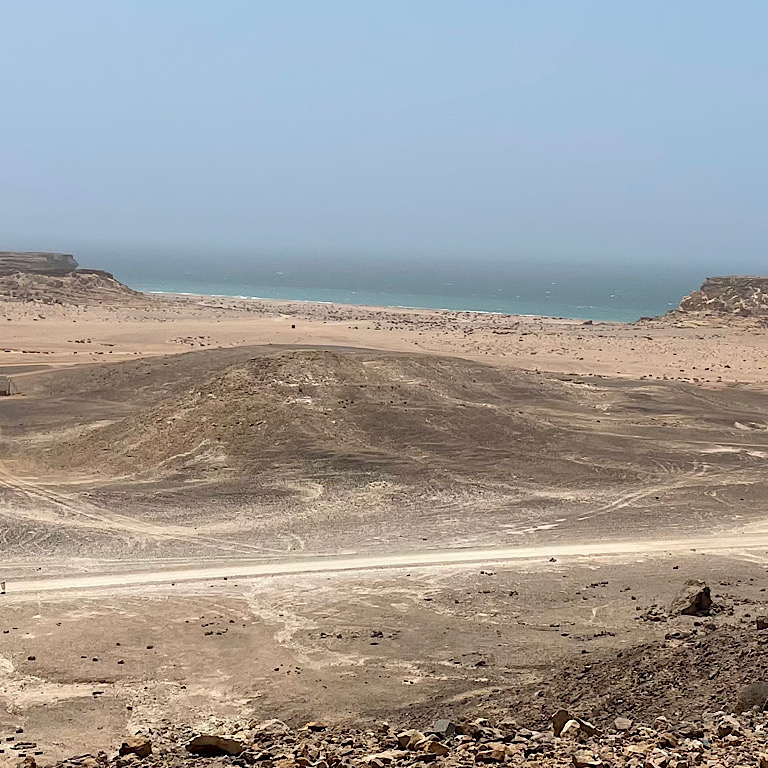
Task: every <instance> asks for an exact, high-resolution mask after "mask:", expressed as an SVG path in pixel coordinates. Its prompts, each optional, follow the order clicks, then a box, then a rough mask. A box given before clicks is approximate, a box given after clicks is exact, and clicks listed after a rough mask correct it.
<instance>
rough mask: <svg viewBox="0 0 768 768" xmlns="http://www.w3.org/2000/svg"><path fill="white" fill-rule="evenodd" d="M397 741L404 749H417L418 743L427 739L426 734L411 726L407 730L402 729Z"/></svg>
mask: <svg viewBox="0 0 768 768" xmlns="http://www.w3.org/2000/svg"><path fill="white" fill-rule="evenodd" d="M396 738H397V743H398V744H399V745H400V747H401V748H402V749H410V750H414V749H417V746H416V745H417V744H418V743H419V742H421V741H424V740H425V739H426V736H425V735H424V734H423V733H422V732H421V731H417V730H416V729H415V728H410V729H408V730H407V731H401V732H400V733H398V734H397V737H396Z"/></svg>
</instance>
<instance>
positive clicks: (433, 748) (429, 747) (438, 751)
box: [424, 739, 448, 757]
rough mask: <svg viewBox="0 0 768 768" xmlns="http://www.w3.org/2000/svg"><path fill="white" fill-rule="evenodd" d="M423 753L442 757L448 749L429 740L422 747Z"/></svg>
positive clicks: (437, 742)
mask: <svg viewBox="0 0 768 768" xmlns="http://www.w3.org/2000/svg"><path fill="white" fill-rule="evenodd" d="M424 751H425V752H429V753H431V754H433V755H438V756H440V757H442V756H443V755H447V754H448V747H446V746H445V744H441V743H440V742H439V741H435V740H434V739H430V740H429V741H428V742H427V743H426V745H425V746H424Z"/></svg>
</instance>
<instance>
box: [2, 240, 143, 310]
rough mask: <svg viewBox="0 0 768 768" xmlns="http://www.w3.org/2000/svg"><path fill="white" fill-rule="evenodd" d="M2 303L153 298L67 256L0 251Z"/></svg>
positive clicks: (81, 302)
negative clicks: (81, 266) (78, 263)
mask: <svg viewBox="0 0 768 768" xmlns="http://www.w3.org/2000/svg"><path fill="white" fill-rule="evenodd" d="M0 299H6V300H10V301H35V302H41V303H43V304H87V303H91V302H99V303H104V302H109V303H122V304H124V303H126V302H131V303H134V302H137V301H139V302H145V301H149V300H150V297H149V296H146V295H145V294H142V293H139V292H138V291H134V290H133V289H131V288H129V287H128V286H127V285H123V284H122V283H121V282H120V281H119V280H116V279H115V276H114V275H112V274H110V273H109V272H105V271H104V270H102V269H79V268H78V265H77V261H75V258H74V256H71V255H70V254H67V253H44V252H36V251H30V252H21V251H0Z"/></svg>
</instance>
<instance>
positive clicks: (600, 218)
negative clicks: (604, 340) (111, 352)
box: [0, 0, 768, 319]
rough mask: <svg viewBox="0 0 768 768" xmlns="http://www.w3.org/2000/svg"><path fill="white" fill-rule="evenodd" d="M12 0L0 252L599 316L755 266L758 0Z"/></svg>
mask: <svg viewBox="0 0 768 768" xmlns="http://www.w3.org/2000/svg"><path fill="white" fill-rule="evenodd" d="M5 5H6V7H4V9H3V16H2V23H0V73H2V77H0V95H1V96H2V102H1V103H2V105H3V109H4V114H6V115H7V116H8V118H7V119H5V120H3V121H2V122H1V124H0V138H1V139H2V140H0V169H2V172H0V249H9V250H52V251H63V252H69V253H73V254H75V255H76V256H77V257H78V259H79V260H80V261H81V263H82V264H84V265H87V266H92V267H104V268H106V269H110V270H112V271H113V272H115V274H116V275H117V276H118V277H120V278H122V279H123V280H125V281H126V282H127V283H129V284H132V285H135V286H137V287H140V288H145V289H152V290H166V291H185V292H203V293H224V294H231V295H261V296H264V297H274V298H303V299H316V300H333V301H345V302H348V301H356V302H360V303H371V304H390V305H392V304H396V305H418V306H424V307H450V308H457V309H480V310H485V311H506V312H521V313H526V314H546V315H555V316H557V315H560V316H576V317H591V318H610V319H633V318H635V317H637V316H639V315H656V314H659V313H662V312H664V311H666V310H667V309H669V308H670V307H671V306H675V305H676V304H677V302H678V301H679V299H680V297H681V296H682V295H685V294H687V293H689V292H690V291H692V290H695V289H696V288H697V287H698V286H699V285H700V284H701V282H702V281H703V280H704V278H705V277H706V276H708V275H713V274H745V273H751V274H761V273H762V274H765V273H766V271H768V264H767V259H766V244H768V217H767V216H766V215H765V211H766V210H767V209H768V184H766V172H765V169H766V168H768V142H766V141H765V125H766V119H767V118H768V107H766V102H765V99H763V98H761V97H760V94H761V93H763V91H764V90H765V75H766V72H768V58H767V57H766V46H765V40H764V38H765V29H766V26H768V3H765V2H764V1H763V2H759V1H758V0H733V1H732V2H731V3H727V4H726V3H723V2H717V0H678V2H675V3H669V2H664V1H663V0H646V1H645V2H642V3H617V2H609V1H608V0H596V2H591V3H577V2H573V0H543V1H542V2H536V3H534V2H516V1H514V0H510V1H509V2H498V1H497V0H473V1H472V2H467V0H421V2H418V3H413V2H406V1H405V0H390V2H388V3H386V4H385V5H381V4H376V3H359V2H350V1H349V0H327V2H323V3H317V2H312V1H311V0H294V2H291V3H254V2H251V1H250V0H231V2H227V3H225V4H219V3H211V2H210V0H163V2H159V3H158V2H154V1H153V2H150V0H135V1H134V2H131V3H104V2H101V0H76V1H75V2H72V3H60V2H52V1H51V0H35V1H34V2H32V1H30V2H23V3H7V4H5ZM265 254H266V256H265Z"/></svg>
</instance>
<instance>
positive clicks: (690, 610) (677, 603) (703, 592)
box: [669, 579, 712, 616]
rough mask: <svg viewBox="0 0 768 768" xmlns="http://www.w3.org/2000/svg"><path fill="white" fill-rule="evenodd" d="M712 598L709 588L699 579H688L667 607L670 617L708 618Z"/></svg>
mask: <svg viewBox="0 0 768 768" xmlns="http://www.w3.org/2000/svg"><path fill="white" fill-rule="evenodd" d="M711 610H712V596H711V594H710V592H709V587H708V586H707V585H706V584H705V583H704V582H703V581H700V580H699V579H690V580H688V581H686V582H685V586H683V588H682V589H681V590H680V592H679V594H678V595H677V597H676V598H675V599H674V600H673V601H672V604H671V605H670V606H669V613H670V614H671V615H672V616H709V613H710V611H711Z"/></svg>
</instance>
